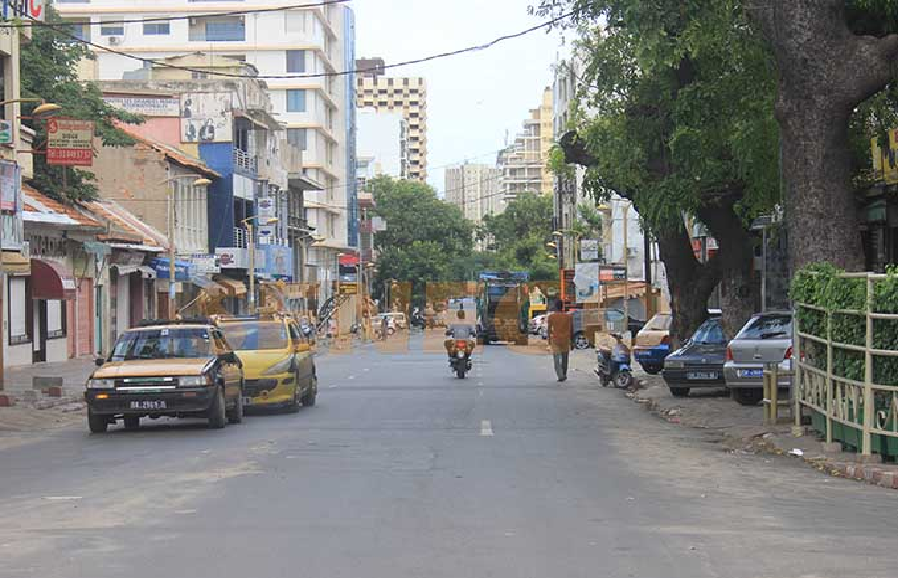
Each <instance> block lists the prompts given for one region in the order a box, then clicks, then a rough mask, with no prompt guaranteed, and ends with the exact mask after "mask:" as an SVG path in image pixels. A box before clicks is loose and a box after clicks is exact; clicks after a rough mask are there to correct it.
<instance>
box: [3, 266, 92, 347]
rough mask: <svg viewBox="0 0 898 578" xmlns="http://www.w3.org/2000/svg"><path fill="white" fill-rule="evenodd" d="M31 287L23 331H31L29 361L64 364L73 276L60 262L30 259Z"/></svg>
mask: <svg viewBox="0 0 898 578" xmlns="http://www.w3.org/2000/svg"><path fill="white" fill-rule="evenodd" d="M30 288H31V300H30V301H31V307H30V308H29V309H28V310H27V311H26V326H27V327H26V329H30V330H31V334H30V340H31V347H32V361H34V362H35V363H37V362H41V361H65V360H66V359H68V358H69V352H68V344H67V335H68V314H67V310H68V308H69V307H71V306H72V304H71V303H70V301H73V300H74V299H75V295H76V293H77V288H78V285H77V283H76V282H75V276H74V275H73V274H72V272H71V270H70V269H68V267H66V265H65V264H63V263H61V262H59V261H54V260H51V259H36V258H32V259H31V283H30ZM17 290H18V289H17Z"/></svg>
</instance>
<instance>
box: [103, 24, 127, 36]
mask: <svg viewBox="0 0 898 578" xmlns="http://www.w3.org/2000/svg"><path fill="white" fill-rule="evenodd" d="M124 35H125V25H124V24H101V25H100V36H124Z"/></svg>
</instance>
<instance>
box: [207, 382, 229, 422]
mask: <svg viewBox="0 0 898 578" xmlns="http://www.w3.org/2000/svg"><path fill="white" fill-rule="evenodd" d="M207 417H208V418H209V427H210V428H211V429H221V428H223V427H225V426H226V425H228V417H227V415H226V413H225V400H224V388H223V386H218V387H216V388H215V399H213V400H212V405H210V406H209V413H208V416H207Z"/></svg>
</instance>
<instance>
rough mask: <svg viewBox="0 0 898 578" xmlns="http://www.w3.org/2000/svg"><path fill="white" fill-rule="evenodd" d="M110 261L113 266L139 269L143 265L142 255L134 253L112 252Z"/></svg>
mask: <svg viewBox="0 0 898 578" xmlns="http://www.w3.org/2000/svg"><path fill="white" fill-rule="evenodd" d="M110 261H111V264H113V265H122V266H124V267H140V266H141V265H143V253H136V252H134V251H114V252H113V253H112V256H111V258H110Z"/></svg>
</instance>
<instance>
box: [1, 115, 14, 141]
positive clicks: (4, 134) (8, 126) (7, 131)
mask: <svg viewBox="0 0 898 578" xmlns="http://www.w3.org/2000/svg"><path fill="white" fill-rule="evenodd" d="M9 144H12V121H11V120H6V119H5V118H0V145H9Z"/></svg>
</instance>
